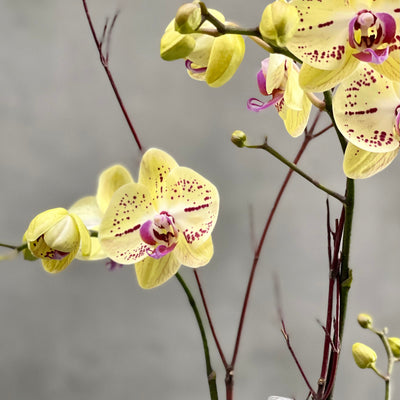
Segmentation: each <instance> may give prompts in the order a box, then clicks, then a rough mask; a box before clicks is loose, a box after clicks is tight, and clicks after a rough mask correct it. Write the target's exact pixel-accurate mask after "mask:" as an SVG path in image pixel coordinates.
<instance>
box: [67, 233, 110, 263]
mask: <svg viewBox="0 0 400 400" xmlns="http://www.w3.org/2000/svg"><path fill="white" fill-rule="evenodd" d="M90 243H91V244H90V253H89V254H88V255H86V256H84V255H83V254H82V252H81V251H80V250H79V251H78V253H77V255H76V257H75V258H77V259H78V260H84V261H95V260H103V259H104V258H107V254H106V253H105V252H104V250H103V249H102V247H101V246H100V241H99V239H98V238H97V237H91V238H90Z"/></svg>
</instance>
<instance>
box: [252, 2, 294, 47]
mask: <svg viewBox="0 0 400 400" xmlns="http://www.w3.org/2000/svg"><path fill="white" fill-rule="evenodd" d="M298 23H299V15H298V13H297V10H296V8H295V7H294V6H293V5H291V4H289V3H287V2H286V0H275V1H274V2H273V3H271V4H269V5H268V6H267V7H266V8H265V9H264V12H263V14H262V16H261V22H260V26H259V29H260V33H261V35H262V37H263V38H264V39H266V40H267V41H270V42H274V44H276V45H277V46H280V47H283V46H285V45H286V43H287V42H288V41H289V40H290V38H291V37H292V36H293V35H294V33H295V32H296V29H297V25H298Z"/></svg>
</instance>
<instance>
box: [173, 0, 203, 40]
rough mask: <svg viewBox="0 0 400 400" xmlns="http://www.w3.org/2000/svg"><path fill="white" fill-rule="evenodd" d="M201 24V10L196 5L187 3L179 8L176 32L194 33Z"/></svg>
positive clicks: (176, 18)
mask: <svg viewBox="0 0 400 400" xmlns="http://www.w3.org/2000/svg"><path fill="white" fill-rule="evenodd" d="M200 24H201V10H200V7H199V5H198V4H196V3H186V4H183V5H182V6H180V7H179V8H178V11H177V13H176V16H175V30H176V31H178V32H180V33H193V32H195V31H196V29H197V28H198V27H199V25H200Z"/></svg>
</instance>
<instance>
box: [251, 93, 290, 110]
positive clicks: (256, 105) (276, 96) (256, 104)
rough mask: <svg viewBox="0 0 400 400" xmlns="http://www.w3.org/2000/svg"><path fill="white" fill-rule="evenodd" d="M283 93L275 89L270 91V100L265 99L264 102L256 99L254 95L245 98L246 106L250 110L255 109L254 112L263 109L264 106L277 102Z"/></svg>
mask: <svg viewBox="0 0 400 400" xmlns="http://www.w3.org/2000/svg"><path fill="white" fill-rule="evenodd" d="M283 95H284V91H283V90H279V89H276V90H274V92H273V93H272V99H271V100H270V101H267V102H266V103H264V102H262V101H261V100H258V99H256V98H255V97H252V98H251V99H249V100H247V108H248V109H249V110H250V111H255V112H259V111H261V110H265V109H266V108H268V107H271V106H273V105H275V104H277V103H279V102H280V101H281V100H282V98H283Z"/></svg>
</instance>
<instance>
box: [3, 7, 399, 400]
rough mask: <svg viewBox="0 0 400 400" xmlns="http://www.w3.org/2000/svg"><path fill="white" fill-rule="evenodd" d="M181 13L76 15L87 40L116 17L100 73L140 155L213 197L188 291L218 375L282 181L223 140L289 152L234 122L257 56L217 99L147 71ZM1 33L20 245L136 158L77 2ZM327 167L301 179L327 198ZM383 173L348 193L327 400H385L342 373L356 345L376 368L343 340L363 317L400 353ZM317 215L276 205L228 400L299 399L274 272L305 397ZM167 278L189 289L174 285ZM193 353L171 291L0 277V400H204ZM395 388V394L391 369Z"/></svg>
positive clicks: (321, 262) (335, 163)
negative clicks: (346, 241) (239, 137)
mask: <svg viewBox="0 0 400 400" xmlns="http://www.w3.org/2000/svg"><path fill="white" fill-rule="evenodd" d="M180 4H181V3H180V1H177V0H174V1H168V2H167V1H134V0H126V1H124V2H121V1H117V0H96V1H94V0H92V1H89V7H90V9H91V11H92V16H93V19H94V22H95V26H96V28H97V30H98V31H99V32H100V30H101V29H102V26H103V23H104V20H105V17H106V16H112V14H113V13H114V11H115V10H116V9H117V8H120V7H121V10H122V12H121V15H120V17H119V20H118V23H117V26H116V28H115V32H114V35H113V40H112V54H111V70H112V72H113V74H114V76H115V79H116V82H117V84H118V86H119V88H120V90H121V95H122V96H123V99H124V101H125V104H126V106H127V108H128V110H129V112H130V114H131V116H132V118H133V122H134V125H135V127H136V129H137V131H138V133H139V135H140V137H141V139H142V142H143V144H144V146H146V147H147V148H148V147H152V146H155V147H160V148H162V149H164V150H166V151H168V152H169V153H170V154H171V155H173V156H174V157H175V158H176V160H177V161H178V162H179V163H180V164H181V165H185V166H188V167H191V168H193V169H195V170H196V171H198V172H200V173H201V174H203V175H204V176H206V177H207V178H208V179H210V180H211V181H212V182H213V183H215V184H216V186H217V187H218V188H219V190H220V194H221V211H220V217H219V221H218V224H217V227H216V229H215V232H214V234H213V238H214V244H215V256H214V258H213V259H212V261H211V263H210V264H209V265H208V266H207V267H205V268H203V269H201V271H200V276H201V278H202V280H203V282H204V288H205V291H206V295H207V298H208V301H209V305H210V309H211V312H212V315H213V318H214V320H215V325H216V329H217V332H218V335H219V337H220V340H221V342H222V346H223V348H224V350H225V352H226V353H227V357H228V358H230V354H231V351H232V348H233V343H234V338H235V332H236V329H237V322H238V317H239V309H240V305H241V302H242V298H243V294H244V290H245V285H246V282H247V277H248V272H249V269H250V265H251V260H252V254H253V251H252V248H253V245H254V244H253V243H252V239H251V233H250V232H251V229H250V224H249V207H250V206H252V208H253V213H254V220H255V224H254V226H255V227H254V231H255V236H256V237H257V238H258V237H259V235H260V232H261V230H262V227H263V223H264V221H265V219H266V216H267V213H268V211H269V209H270V207H271V205H272V202H273V200H274V197H275V195H276V193H277V191H278V189H279V186H280V184H281V182H282V179H283V177H284V175H285V173H286V168H285V167H284V166H282V165H280V164H279V163H278V162H277V161H276V160H274V159H272V157H271V156H269V155H268V154H267V153H264V152H262V151H251V150H246V149H238V148H236V147H235V146H233V145H232V144H231V143H230V135H231V133H232V131H233V130H235V129H243V130H245V131H246V132H247V134H248V136H249V139H250V141H251V142H253V143H261V142H262V140H263V137H264V136H265V135H268V136H269V138H270V143H271V144H272V145H273V146H274V147H275V148H277V149H279V150H280V151H281V152H282V153H284V154H285V155H287V156H288V157H289V158H291V157H293V156H294V154H295V152H296V149H297V148H298V146H299V145H300V143H301V139H297V140H295V139H292V138H291V137H290V136H289V135H288V134H287V133H285V131H284V129H283V124H282V122H281V120H280V119H279V117H278V116H277V115H276V113H275V112H274V110H268V111H265V112H263V113H259V114H256V113H251V112H250V111H247V109H246V107H245V105H246V101H247V99H248V98H249V97H253V96H258V90H257V86H256V80H255V73H256V72H257V71H258V68H259V65H260V64H259V63H260V61H261V60H262V59H263V58H264V57H265V56H266V54H265V53H264V52H263V50H261V49H260V48H258V47H257V46H256V45H254V44H253V43H252V42H251V41H250V40H246V44H247V54H246V58H245V60H244V62H243V64H242V66H241V68H240V69H239V71H238V72H237V74H236V76H235V77H234V79H232V81H231V82H229V83H228V84H227V85H226V86H224V87H222V88H220V89H211V88H208V87H207V86H206V85H205V84H202V83H199V82H195V81H193V80H191V79H189V78H188V76H187V75H186V72H185V69H184V66H183V63H182V62H174V63H167V62H163V61H162V60H161V59H160V58H159V39H160V37H161V34H162V32H163V29H164V27H165V26H166V25H167V23H168V22H169V21H170V19H171V18H172V17H173V15H174V14H175V11H176V9H177V8H178V6H179V5H180ZM208 5H209V6H210V7H211V6H213V7H215V8H218V9H220V10H221V11H223V12H224V13H225V15H226V16H227V17H228V18H229V19H231V20H234V21H237V22H240V23H241V24H243V25H244V26H249V27H251V26H255V25H257V23H258V21H259V18H260V15H261V12H262V10H263V9H264V7H265V5H266V3H265V2H264V1H261V0H254V1H251V2H243V1H238V0H232V1H228V0H225V1H223V0H215V1H214V2H213V3H209V4H208ZM0 27H1V35H0V48H1V52H0V88H1V91H0V126H1V146H0V163H1V164H0V165H1V175H0V176H1V181H0V185H1V208H0V240H1V241H3V242H8V243H15V244H18V243H20V240H21V237H22V234H23V233H24V231H25V229H26V227H27V225H28V223H29V221H30V220H31V219H32V218H33V217H34V216H35V215H36V214H37V213H39V212H41V211H43V210H46V209H49V208H53V207H58V206H61V207H68V206H70V205H71V204H72V203H73V202H74V201H75V200H76V199H78V198H80V197H82V196H85V195H89V194H93V193H94V192H95V190H96V184H97V183H96V182H97V176H98V174H99V172H100V171H101V170H102V169H104V168H106V167H108V166H110V165H112V164H113V163H117V162H119V163H123V164H124V165H126V166H127V167H128V168H130V170H131V171H132V174H133V175H134V176H137V170H138V162H139V160H140V157H139V153H138V150H137V148H136V146H135V144H134V142H133V140H132V137H131V134H130V132H129V131H128V128H127V126H126V123H125V121H124V120H123V118H122V115H121V112H120V109H119V108H118V105H117V103H116V100H115V98H114V95H113V93H112V91H111V88H110V86H109V83H108V81H107V79H106V75H105V73H104V71H103V70H102V68H101V66H100V63H99V61H98V55H97V53H96V50H95V47H94V43H93V40H92V38H91V36H90V32H89V29H88V25H87V22H86V20H85V16H84V13H83V8H82V4H81V2H80V1H79V0H75V1H72V0H70V1H65V0H35V1H32V0H0ZM320 126H321V127H322V126H323V124H321V125H320ZM341 160H342V155H341V151H340V149H339V146H338V142H337V139H336V137H335V135H334V134H333V133H332V132H329V133H327V134H325V135H323V136H322V137H321V138H319V139H317V140H315V142H313V143H312V144H311V145H310V148H309V151H308V152H307V153H306V155H305V156H304V158H303V160H302V162H301V166H302V167H303V168H304V170H306V171H309V172H311V173H312V174H313V176H315V177H316V178H317V179H319V180H320V181H321V182H323V183H325V184H326V185H327V186H329V187H331V188H333V189H335V190H337V191H340V192H342V191H343V187H344V182H345V177H344V175H343V173H342V170H341ZM398 169H399V160H398V159H397V160H395V161H394V162H393V164H392V165H391V166H390V167H389V168H388V169H387V170H386V171H384V172H382V173H381V174H379V175H378V176H376V177H374V178H371V179H369V180H367V181H360V182H357V185H356V189H357V193H356V194H357V200H356V211H355V220H354V231H353V243H352V245H353V247H352V253H351V264H352V267H353V269H354V277H355V279H354V283H353V287H352V290H351V294H350V306H349V312H348V321H347V328H346V336H345V341H344V343H343V353H342V357H341V362H340V373H339V376H338V381H337V388H336V398H337V399H371V400H373V399H382V398H383V383H382V382H381V381H380V380H379V379H378V378H377V377H375V376H374V375H373V373H372V372H371V371H361V370H359V369H358V368H357V367H356V366H355V364H354V362H353V360H352V356H351V350H350V349H351V345H352V343H353V342H355V341H363V342H365V343H367V344H370V345H372V346H373V347H374V348H375V349H376V350H377V351H378V355H379V357H380V358H381V360H380V361H381V363H380V364H379V365H380V366H381V367H382V368H383V367H384V364H383V360H384V354H383V352H382V351H381V350H382V347H381V344H380V343H379V342H378V341H377V340H376V339H375V338H374V337H373V336H372V334H368V333H366V332H364V331H363V330H362V329H361V328H359V327H358V325H357V323H356V321H355V319H356V316H357V314H358V313H359V312H362V311H364V312H369V313H371V314H372V315H374V317H375V320H376V324H377V326H380V327H382V326H384V325H388V326H390V329H391V333H392V335H398V336H400V318H399V314H398V301H399V298H400V295H399V292H398V282H399V277H400V272H399V266H398V253H396V252H397V251H398V247H399V244H398V242H399V237H400V225H399V223H398V218H399V217H398V209H399V205H398V204H399V185H398ZM325 200H326V196H325V194H323V193H321V192H319V191H317V190H316V189H315V188H313V187H311V186H310V184H309V183H307V182H305V181H303V180H302V179H301V178H299V177H294V178H293V180H292V182H291V184H290V185H289V188H288V191H287V192H286V193H285V196H284V198H283V201H282V203H281V205H280V207H279V210H278V213H277V218H276V219H275V221H274V223H273V224H272V229H271V231H270V235H269V237H268V239H267V242H266V244H265V247H264V249H263V252H262V258H261V261H260V265H259V269H258V271H257V275H256V281H255V284H254V291H253V293H252V297H251V302H250V308H249V312H248V316H247V320H246V324H245V327H244V334H243V338H242V346H241V349H240V353H239V357H238V363H237V369H236V373H235V379H236V384H235V398H236V399H252V400H255V399H266V398H267V396H268V395H271V394H280V395H283V396H288V397H289V396H296V398H297V399H304V398H305V397H306V390H305V387H304V384H303V382H302V380H301V378H300V377H299V374H298V372H297V370H296V368H295V366H294V363H293V361H292V360H291V358H290V356H289V354H288V351H287V349H286V347H285V344H284V342H283V339H282V337H281V334H280V326H279V323H278V319H277V314H276V307H275V300H274V295H273V281H272V273H273V272H277V273H278V274H279V278H280V282H281V289H282V293H283V306H284V310H285V319H286V324H287V327H288V329H289V332H290V333H291V335H292V343H293V345H294V347H295V348H296V350H297V353H298V356H299V358H300V360H301V362H302V364H303V367H304V369H305V371H306V372H307V374H308V375H309V379H310V380H311V381H312V382H316V379H317V377H318V371H319V368H320V354H321V352H322V340H323V332H322V329H321V328H320V327H319V325H318V323H317V322H316V320H317V319H320V320H324V315H325V310H324V308H325V302H326V293H327V256H326V233H325V232H326V227H325V218H326V209H325ZM336 203H337V202H335V201H334V200H332V201H331V206H332V213H333V214H335V213H336V214H337V212H338V210H339V207H338V205H337V204H336ZM181 272H182V275H183V276H184V277H185V278H186V279H187V281H188V282H189V283H190V284H191V285H192V286H193V287H195V286H194V282H193V275H192V272H191V271H190V269H187V268H182V269H181ZM194 292H195V293H197V292H196V290H194ZM196 296H197V294H196ZM210 345H211V351H212V353H213V365H214V368H215V369H216V371H217V375H218V376H219V381H218V383H219V388H220V393H221V398H223V397H224V385H223V376H224V371H223V368H222V365H221V362H220V361H219V358H218V356H217V353H216V349H215V346H214V344H213V342H212V340H211V338H210ZM201 349H202V348H201V341H200V337H199V333H198V330H197V327H196V325H195V323H194V318H193V315H192V313H191V309H190V308H189V306H188V303H187V301H186V298H185V295H184V293H183V291H182V290H181V288H180V287H179V285H178V283H177V281H176V280H175V279H171V280H170V281H169V282H168V283H167V284H165V285H164V286H162V287H160V288H159V289H156V290H151V291H143V290H141V289H140V288H139V287H138V285H137V283H136V279H135V276H134V273H133V272H132V268H131V267H126V268H124V269H122V270H118V271H115V272H109V271H107V269H106V267H105V265H104V262H96V263H80V262H78V261H76V262H74V263H73V264H72V265H71V266H70V267H69V268H68V269H67V270H66V271H64V272H63V273H61V274H58V275H55V276H52V275H49V274H47V273H45V272H44V271H43V269H42V267H41V265H40V263H39V262H35V263H28V262H24V261H22V260H21V258H19V259H16V260H12V261H6V262H2V263H1V278H0V399H11V400H25V399H30V400H34V399H41V400H48V399H57V400H65V399H76V400H94V399H96V400H103V399H110V398H113V399H118V400H124V399H139V400H142V399H144V400H147V399H155V398H163V399H171V400H184V399H191V400H200V399H207V398H208V388H207V384H206V380H205V374H204V373H205V371H204V358H203V354H202V350H201ZM394 379H395V380H397V381H398V380H399V379H400V376H399V368H397V369H396V371H395V374H394ZM398 396H399V392H397V395H396V396H395V398H397V397H398Z"/></svg>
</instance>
